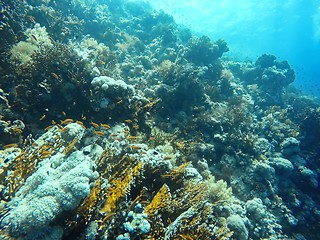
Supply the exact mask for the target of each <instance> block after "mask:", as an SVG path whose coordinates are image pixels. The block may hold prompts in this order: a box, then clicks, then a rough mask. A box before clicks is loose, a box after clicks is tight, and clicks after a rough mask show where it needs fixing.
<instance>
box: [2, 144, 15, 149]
mask: <svg viewBox="0 0 320 240" xmlns="http://www.w3.org/2000/svg"><path fill="white" fill-rule="evenodd" d="M13 147H18V144H17V143H10V144H7V145H4V146H3V149H8V148H13Z"/></svg>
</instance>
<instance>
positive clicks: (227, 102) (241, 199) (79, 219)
mask: <svg viewBox="0 0 320 240" xmlns="http://www.w3.org/2000/svg"><path fill="white" fill-rule="evenodd" d="M0 4H1V5H0V6H1V14H0V33H1V34H0V41H1V43H2V44H1V45H0V54H1V59H0V113H1V116H0V139H1V141H0V147H1V150H0V170H1V171H0V190H1V194H0V196H1V200H2V202H1V204H0V207H1V208H0V210H1V213H0V216H1V218H0V220H1V221H0V227H1V234H2V236H4V237H8V238H24V239H44V238H48V239H49V238H50V239H115V238H117V239H195V238H197V239H225V240H227V239H241V240H242V239H243V240H245V239H249V238H250V239H254V240H256V239H291V238H292V239H319V238H320V236H319V233H318V230H317V229H318V227H319V224H318V223H319V221H320V205H319V204H320V199H319V194H318V192H319V168H320V166H319V157H320V156H319V152H320V141H319V140H320V139H319V136H320V132H319V131H320V130H319V129H320V110H319V109H320V107H319V103H318V102H316V101H314V100H312V99H309V98H308V97H305V96H302V94H301V93H299V91H297V90H296V89H295V88H294V87H293V86H292V85H291V83H292V82H293V81H294V79H295V73H294V70H293V69H292V68H291V66H290V65H289V64H288V62H287V61H279V60H278V59H277V58H276V57H275V56H274V55H271V54H263V55H262V56H260V57H258V59H257V60H256V61H254V62H251V61H248V62H237V61H233V60H232V59H228V58H226V57H225V56H223V54H224V53H225V52H227V51H228V50H229V49H228V47H227V44H226V42H225V41H224V40H222V39H220V40H217V41H212V40H210V39H209V38H208V37H207V36H201V37H196V36H194V35H193V33H192V32H191V31H190V30H189V29H185V28H183V27H181V26H178V25H177V24H176V23H175V22H174V20H173V18H172V16H170V15H168V14H166V13H165V12H163V11H154V10H153V9H151V7H150V6H149V5H148V4H147V3H140V2H130V1H129V2H128V1H122V0H107V1H103V3H102V2H101V1H95V0H92V1H84V0H79V1H73V0H61V1H42V0H30V1H28V2H26V1H9V2H5V1H0Z"/></svg>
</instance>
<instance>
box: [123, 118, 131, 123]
mask: <svg viewBox="0 0 320 240" xmlns="http://www.w3.org/2000/svg"><path fill="white" fill-rule="evenodd" d="M124 122H125V123H132V120H131V119H126V120H124Z"/></svg>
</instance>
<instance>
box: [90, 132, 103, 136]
mask: <svg viewBox="0 0 320 240" xmlns="http://www.w3.org/2000/svg"><path fill="white" fill-rule="evenodd" d="M93 133H94V134H96V135H98V136H104V132H102V131H94V132H93Z"/></svg>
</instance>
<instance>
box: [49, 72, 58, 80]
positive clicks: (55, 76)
mask: <svg viewBox="0 0 320 240" xmlns="http://www.w3.org/2000/svg"><path fill="white" fill-rule="evenodd" d="M51 76H52V77H53V78H55V79H57V80H59V76H58V74H56V73H54V72H52V73H51Z"/></svg>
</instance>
